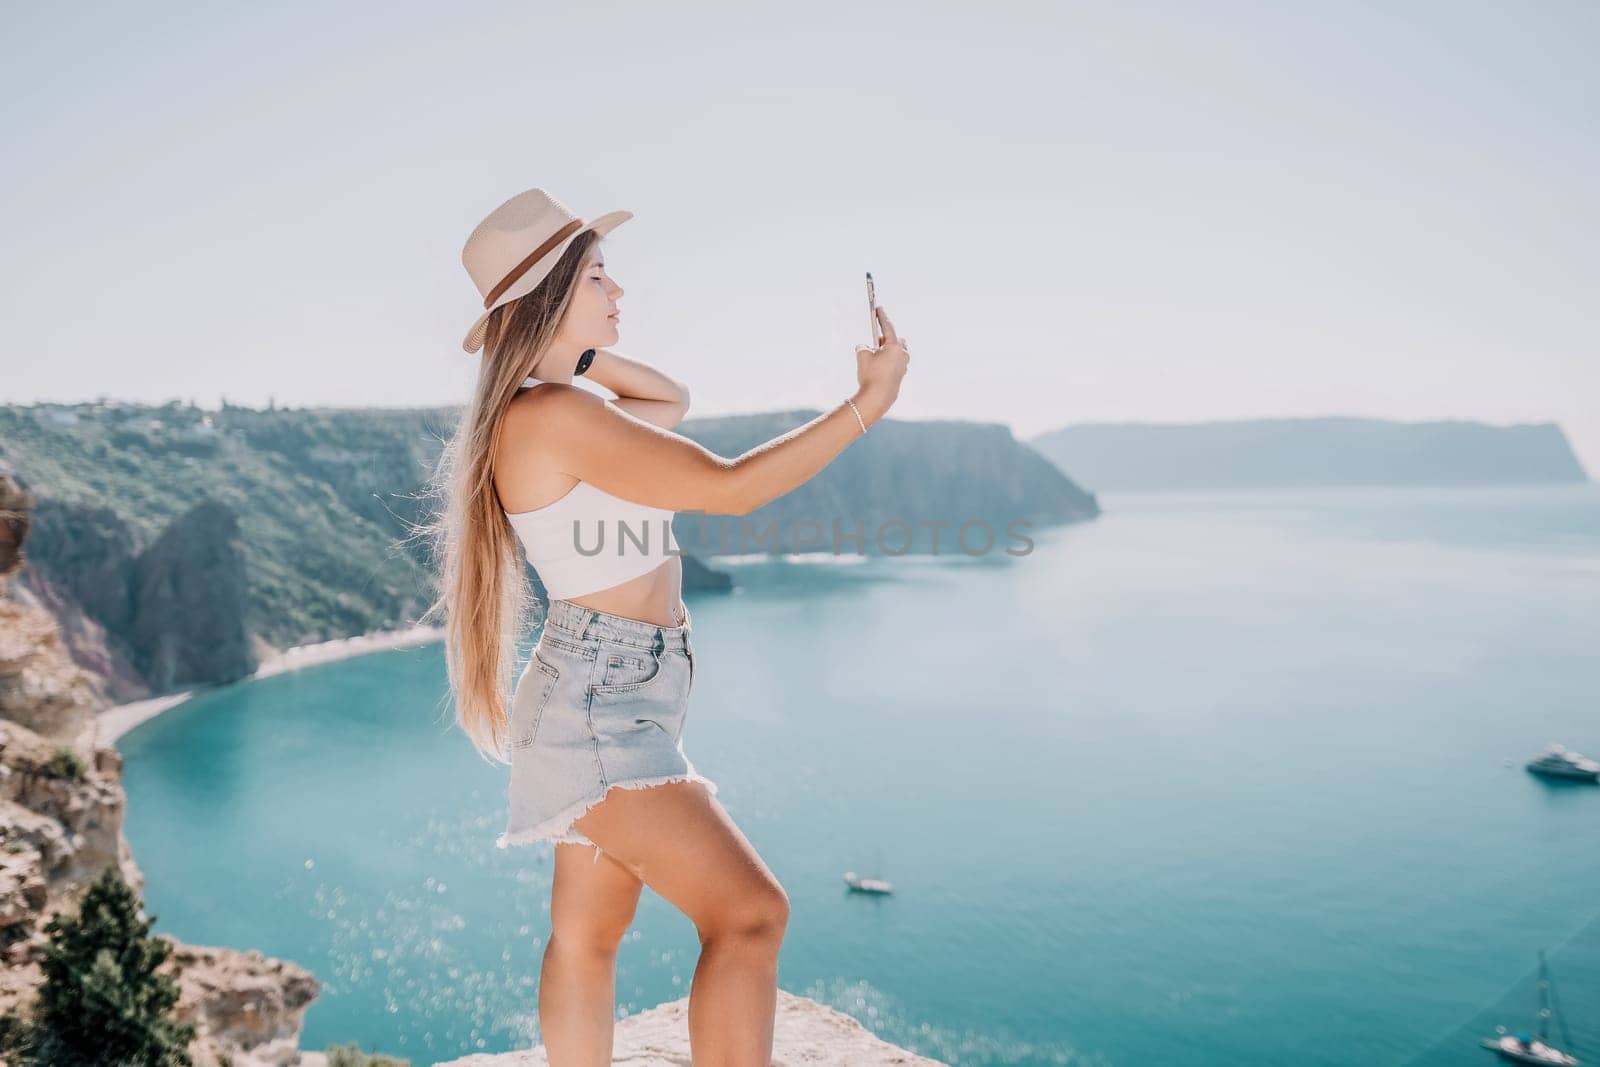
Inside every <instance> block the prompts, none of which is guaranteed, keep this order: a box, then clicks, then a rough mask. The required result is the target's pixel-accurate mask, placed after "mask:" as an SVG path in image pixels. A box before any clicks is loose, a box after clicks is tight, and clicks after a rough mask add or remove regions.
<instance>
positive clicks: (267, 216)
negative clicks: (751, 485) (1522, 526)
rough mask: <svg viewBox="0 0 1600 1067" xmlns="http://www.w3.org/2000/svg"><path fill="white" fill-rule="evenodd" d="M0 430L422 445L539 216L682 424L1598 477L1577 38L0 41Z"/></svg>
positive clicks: (58, 35) (1460, 23) (1019, 32)
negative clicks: (109, 414)
mask: <svg viewBox="0 0 1600 1067" xmlns="http://www.w3.org/2000/svg"><path fill="white" fill-rule="evenodd" d="M6 24H7V26H6V32H5V33H4V35H3V37H0V135H3V143H4V152H3V154H0V233H3V235H4V236H3V240H4V246H5V251H4V255H3V259H0V345H3V347H0V352H3V359H4V374H3V375H0V400H3V401H8V402H23V403H27V402H32V401H36V400H63V401H67V400H77V399H90V398H93V397H96V396H100V395H107V396H111V397H117V398H124V399H131V400H144V401H151V402H161V401H164V400H167V399H171V398H178V399H184V400H190V399H192V400H194V401H195V402H197V403H200V404H202V405H205V406H208V407H209V406H214V405H216V404H217V403H219V402H220V400H221V398H223V397H226V398H227V399H228V400H229V401H230V402H233V403H245V404H252V405H262V404H265V403H266V402H267V399H268V397H269V396H271V397H273V398H275V400H276V402H277V403H278V404H280V405H282V404H293V405H305V404H341V405H346V404H348V405H362V404H382V405H412V404H419V405H420V404H437V403H458V402H460V401H461V400H462V399H463V398H464V396H465V393H466V389H467V387H468V385H469V383H470V381H471V376H472V369H473V366H474V364H475V361H476V359H477V358H478V357H476V356H469V355H467V354H466V353H464V352H462V351H461V348H460V339H461V336H462V334H464V333H465V332H466V329H467V327H468V326H470V325H471V323H472V321H473V319H474V317H475V315H476V312H477V311H478V310H479V309H480V306H481V305H480V301H479V298H478V296H477V293H476V290H474V289H473V287H472V285H471V282H470V281H469V279H468V278H467V275H466V272H465V271H464V270H463V269H462V267H461V263H460V258H459V257H460V249H461V244H462V242H463V241H464V240H465V238H466V236H467V234H468V232H469V231H470V230H471V229H472V227H473V226H474V225H475V224H476V223H477V221H478V220H479V219H480V218H482V217H483V215H485V214H486V213H487V212H488V211H489V210H490V209H492V208H493V207H494V206H495V205H496V204H498V203H499V202H500V201H502V200H504V199H505V198H506V197H508V196H510V195H512V194H513V193H516V192H519V191H521V190H523V189H527V188H530V187H533V186H542V187H543V188H545V189H547V190H548V191H550V192H551V193H552V194H553V195H555V196H556V197H557V198H559V199H561V200H562V201H563V202H564V203H566V204H567V205H568V206H569V207H570V208H571V209H572V210H573V211H575V212H577V213H578V214H580V215H582V216H584V217H586V218H587V217H592V216H594V215H598V214H600V213H602V212H605V211H609V210H613V209H616V208H626V209H628V210H631V211H633V212H634V213H635V218H634V219H633V220H631V221H630V222H627V223H625V224H624V225H623V226H622V227H620V228H619V229H618V230H616V231H615V233H613V234H612V235H611V236H610V237H609V238H607V240H606V245H605V247H606V258H607V262H608V265H609V266H610V268H611V273H612V275H613V276H614V277H615V278H616V279H617V281H618V282H619V284H621V285H622V286H623V288H624V289H625V290H626V292H625V295H624V296H623V298H622V301H621V306H622V308H623V323H622V340H621V342H620V343H619V344H618V345H616V348H617V350H618V351H621V352H623V353H624V354H626V355H629V356H632V357H634V358H638V359H641V360H644V361H646V362H649V363H652V364H656V365H658V366H660V367H662V368H663V369H664V370H666V371H667V372H668V373H669V374H672V375H673V376H675V377H678V378H681V379H682V380H684V381H685V382H686V383H687V384H688V385H689V386H690V388H691V390H692V392H693V395H694V397H695V405H694V409H693V411H692V412H691V416H693V415H709V414H718V413H725V412H735V411H752V410H765V409H773V408H778V407H798V406H810V407H827V406H831V405H832V404H834V403H837V402H838V401H839V400H841V399H842V398H843V397H845V396H847V395H849V393H850V392H851V391H852V390H853V389H854V374H855V359H854V354H853V346H854V345H855V344H857V343H859V342H862V341H865V340H866V333H867V314H866V300H865V292H864V283H863V278H862V276H863V272H864V271H867V270H870V271H872V272H873V275H874V278H875V279H876V280H877V283H878V296H879V300H880V301H881V302H882V303H883V304H884V306H885V307H886V308H888V309H889V311H890V312H891V313H892V314H893V315H894V317H895V321H896V323H897V325H898V326H899V328H900V330H901V332H902V333H903V334H904V335H905V336H906V337H907V339H908V340H910V341H911V342H912V345H913V349H914V352H915V356H914V359H913V363H912V367H911V371H910V373H909V374H908V376H907V378H906V381H905V383H904V386H903V389H902V392H901V398H900V402H899V404H898V405H897V406H896V408H895V409H894V412H893V415H894V416H896V417H899V418H928V417H965V418H973V419H980V420H986V421H1000V422H1006V423H1009V424H1010V425H1011V427H1012V428H1013V430H1014V431H1015V432H1016V433H1017V434H1019V435H1022V436H1028V435H1032V434H1034V433H1037V432H1039V431H1042V430H1045V429H1050V428H1053V427H1056V426H1059V425H1063V424H1066V423H1071V422H1083V421H1105V420H1151V421H1162V422H1166V421H1192V420H1200V419H1215V418H1235V417H1253V416H1275V415H1309V414H1355V415H1376V416H1386V417H1394V418H1407V419H1425V418H1471V419H1483V420H1487V421H1491V422H1514V421H1530V420H1556V421H1558V422H1560V423H1561V425H1562V426H1563V427H1564V428H1565V429H1566V430H1567V432H1568V434H1569V435H1570V437H1571V438H1572V439H1573V442H1574V444H1575V446H1576V447H1577V449H1578V450H1579V454H1580V456H1581V458H1582V459H1583V460H1584V462H1585V464H1586V466H1587V467H1588V468H1589V470H1590V472H1591V475H1597V474H1600V313H1597V307H1600V301H1597V299H1596V296H1597V293H1600V211H1597V208H1600V64H1596V63H1595V62H1594V57H1595V55H1596V54H1600V4H1595V3H1593V2H1591V0H1537V2H1533V3H1508V2H1495V3H1486V2H1476V0H1441V2H1404V3H1382V4H1378V3H1373V4H1359V3H1352V2H1339V3H1334V2H1328V3H1322V4H1307V3H1280V2H1266V0H1263V2H1259V3H1249V4H1246V3H1230V2H1201V0H1186V2H1171V3H1144V2H1124V0H1117V2H1111V0H1107V2H1103V3H1092V4H1089V3H1078V4H1066V3H1041V4H1005V3H986V4H972V3H960V4H936V3H916V4H905V5H900V6H895V5H884V4H878V5H871V4H859V3H848V4H846V3H829V2H823V3H818V2H807V3H805V4H797V5H790V6H789V7H788V8H786V9H779V8H777V7H775V6H771V5H759V4H747V3H740V4H733V3H729V4H722V5H712V4H697V3H692V2H690V3H682V4H661V3H651V4H645V3H637V4H613V3H603V2H589V3H574V4H562V5H555V4H530V3H508V4H471V3H463V4H449V5H445V4H435V3H430V4H406V3H385V4H370V5H360V4H353V3H342V4H316V5H313V4H303V3H291V4H243V3H234V4H198V3H197V4H193V5H188V6H182V7H180V6H177V5H172V4H162V3H150V4H138V5H133V4H117V5H112V4H40V5H28V6H17V5H13V6H11V7H10V8H9V9H8V12H7V15H6Z"/></svg>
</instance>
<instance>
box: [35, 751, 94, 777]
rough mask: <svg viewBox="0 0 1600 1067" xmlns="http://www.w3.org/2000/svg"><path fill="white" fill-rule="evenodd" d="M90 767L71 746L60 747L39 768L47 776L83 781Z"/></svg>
mask: <svg viewBox="0 0 1600 1067" xmlns="http://www.w3.org/2000/svg"><path fill="white" fill-rule="evenodd" d="M88 771H89V768H88V767H87V766H86V765H85V764H84V762H83V760H81V759H79V758H78V754H77V753H76V752H74V751H72V750H71V749H70V748H58V749H56V750H55V753H54V754H53V755H52V756H51V757H50V758H49V759H48V760H46V761H45V763H44V765H43V766H41V767H40V768H39V773H41V774H43V775H44V776H45V777H47V778H68V779H71V780H72V781H74V782H81V781H82V780H83V778H84V776H85V775H86V774H88Z"/></svg>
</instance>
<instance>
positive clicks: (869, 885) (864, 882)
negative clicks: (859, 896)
mask: <svg viewBox="0 0 1600 1067" xmlns="http://www.w3.org/2000/svg"><path fill="white" fill-rule="evenodd" d="M844 884H845V885H847V886H849V887H850V888H851V889H852V890H853V891H855V892H857V893H892V892H894V886H892V885H890V884H889V883H888V882H885V881H884V880H883V879H882V878H863V877H861V876H860V875H858V874H856V872H855V871H845V872H844Z"/></svg>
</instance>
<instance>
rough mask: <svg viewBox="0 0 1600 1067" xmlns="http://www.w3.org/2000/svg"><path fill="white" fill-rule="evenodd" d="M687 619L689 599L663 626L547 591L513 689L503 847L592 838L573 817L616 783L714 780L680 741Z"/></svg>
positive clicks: (687, 682)
mask: <svg viewBox="0 0 1600 1067" xmlns="http://www.w3.org/2000/svg"><path fill="white" fill-rule="evenodd" d="M691 626H692V619H691V618H690V616H689V609H688V607H687V605H685V606H684V609H683V622H682V623H680V624H679V625H677V626H659V625H657V624H655V623H652V622H645V621H643V620H641V619H630V618H627V617H625V616H622V615H612V614H608V613H607V612H603V611H595V610H594V609H593V608H585V607H580V606H579V605H577V604H574V603H572V602H571V601H568V600H552V601H550V610H549V614H548V616H547V618H546V619H545V624H544V630H543V632H542V633H541V634H540V636H539V641H538V643H537V644H536V645H535V646H534V648H533V654H532V655H531V656H530V657H529V659H528V664H527V666H526V667H524V668H523V671H522V674H521V675H520V676H519V677H518V679H517V684H516V688H515V690H514V691H513V694H512V698H511V713H510V727H509V730H508V734H507V758H508V759H509V761H510V763H511V782H510V786H509V790H508V793H509V804H508V808H509V810H508V814H507V819H506V827H505V830H504V832H503V833H501V834H500V836H499V837H498V838H496V840H495V844H496V846H498V847H500V848H506V847H508V846H511V845H524V844H532V843H533V842H535V841H545V840H548V841H552V842H568V843H571V844H578V845H593V844H594V842H592V841H590V840H589V839H588V838H587V837H585V836H584V835H583V834H582V833H580V832H579V831H578V830H577V829H576V828H574V827H573V825H572V824H573V821H574V820H576V819H578V818H579V817H581V816H582V815H583V814H584V813H585V812H587V811H588V810H589V809H590V808H592V807H594V806H595V805H596V804H598V803H600V801H601V800H603V799H605V796H606V792H607V790H609V789H611V788H612V787H614V786H616V787H621V788H627V789H642V788H645V787H647V786H653V785H661V784H663V783H665V782H679V781H692V782H701V783H703V784H704V785H705V787H706V788H707V789H708V790H709V791H710V792H712V793H715V792H716V791H717V786H716V783H715V782H713V781H711V779H709V778H707V777H705V776H704V775H702V774H700V773H699V772H698V771H696V770H695V768H694V764H692V763H690V762H689V757H688V756H687V755H685V754H684V751H683V727H684V718H685V716H686V714H687V712H688V710H689V691H690V690H691V689H692V688H693V686H694V645H693V643H692V642H691V641H690V640H689V634H690V628H691ZM599 858H600V850H599V847H598V846H596V847H595V859H596V860H597V861H598V860H599Z"/></svg>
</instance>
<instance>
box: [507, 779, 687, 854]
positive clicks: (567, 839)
mask: <svg viewBox="0 0 1600 1067" xmlns="http://www.w3.org/2000/svg"><path fill="white" fill-rule="evenodd" d="M668 782H699V783H700V784H701V785H703V786H705V787H706V792H708V793H711V794H712V795H713V796H714V795H716V792H717V783H716V782H713V781H712V780H711V779H709V778H707V777H706V776H705V775H703V774H701V773H700V772H698V771H696V770H694V769H693V768H690V769H689V770H688V771H687V772H685V773H682V774H660V775H656V776H655V777H653V778H630V779H627V780H626V781H622V782H612V783H611V784H610V785H608V786H606V787H605V789H604V790H602V791H601V793H600V795H599V796H596V797H589V798H587V799H584V800H580V801H578V802H577V803H575V804H569V805H568V806H567V807H565V808H563V809H561V810H560V811H558V812H556V814H554V815H552V816H550V817H549V818H548V819H545V820H543V821H542V822H539V823H536V824H534V825H533V826H526V827H523V828H522V829H521V830H512V831H509V832H507V833H502V834H501V835H500V836H499V837H497V838H495V841H494V844H495V847H496V848H509V847H510V846H512V845H531V844H534V843H536V842H539V841H546V840H548V841H549V842H550V843H551V844H552V845H558V844H571V845H592V846H593V847H594V862H595V863H599V862H600V846H599V845H596V844H595V843H594V842H593V841H590V840H589V839H588V838H587V837H585V836H583V834H581V833H579V832H578V830H577V829H576V828H575V827H574V826H573V825H572V824H573V823H574V822H577V821H578V820H579V819H581V818H583V817H584V816H585V815H587V814H588V813H589V809H590V808H592V807H594V806H595V805H596V804H598V803H600V802H601V801H602V800H604V799H605V798H606V795H607V794H608V793H610V792H611V790H613V789H648V788H649V787H650V786H653V785H666V784H667V783H668Z"/></svg>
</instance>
